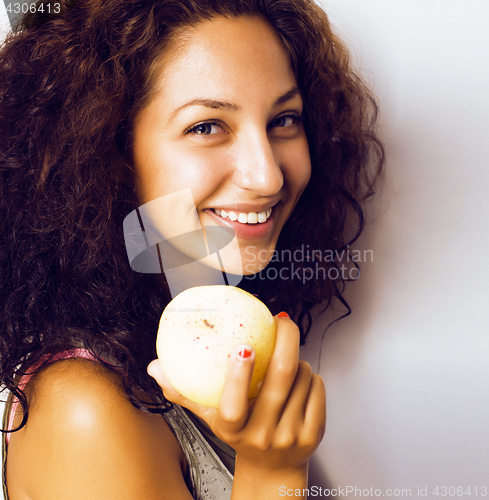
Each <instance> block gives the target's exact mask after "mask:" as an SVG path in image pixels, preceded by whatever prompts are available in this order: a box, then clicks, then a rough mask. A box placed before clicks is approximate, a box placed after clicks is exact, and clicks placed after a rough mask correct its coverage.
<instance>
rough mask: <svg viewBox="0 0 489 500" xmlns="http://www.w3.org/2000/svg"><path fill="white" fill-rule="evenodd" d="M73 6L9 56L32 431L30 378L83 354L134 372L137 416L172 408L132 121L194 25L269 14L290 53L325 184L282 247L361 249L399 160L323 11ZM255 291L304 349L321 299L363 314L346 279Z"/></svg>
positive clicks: (13, 276)
mask: <svg viewBox="0 0 489 500" xmlns="http://www.w3.org/2000/svg"><path fill="white" fill-rule="evenodd" d="M53 3H54V2H49V1H44V2H38V3H37V5H38V6H39V5H41V4H42V5H44V6H47V5H49V4H53ZM62 5H63V9H62V12H61V13H60V14H58V15H55V14H48V9H47V8H44V9H43V10H44V12H43V13H41V12H40V10H41V9H39V10H38V12H37V14H28V15H27V16H26V17H25V18H24V19H23V21H22V26H21V27H20V29H19V30H18V31H17V32H15V33H11V34H9V36H8V37H7V39H6V41H5V43H4V44H3V47H2V49H1V52H0V137H1V138H2V141H1V146H0V176H1V177H0V218H1V220H2V229H1V242H0V297H1V299H0V304H1V307H0V329H1V330H0V332H1V333H0V383H1V384H2V385H3V387H4V388H6V389H8V390H10V391H11V392H12V393H13V394H14V395H15V396H17V397H18V398H19V399H20V401H21V403H22V406H23V408H24V421H23V423H22V425H24V424H25V421H26V419H27V410H28V408H27V401H26V398H25V395H24V393H23V391H22V390H21V389H20V388H18V386H17V384H18V378H19V374H21V373H23V371H25V367H27V366H33V365H35V364H36V363H37V362H38V361H39V360H40V359H45V357H46V355H48V356H49V355H55V354H56V353H59V352H61V351H64V350H67V349H70V348H78V347H83V348H86V349H89V350H90V351H91V352H92V353H93V354H94V355H95V356H96V357H97V358H98V359H99V360H100V361H101V362H104V363H105V364H106V365H107V366H112V367H114V366H115V367H116V368H117V369H118V370H120V371H121V373H122V377H123V384H124V388H125V390H126V393H127V395H128V397H129V399H130V401H131V402H132V403H133V404H134V405H135V406H136V407H138V408H140V409H144V410H148V411H164V406H165V405H164V403H165V400H164V398H163V396H162V394H161V390H160V389H159V387H158V386H157V385H156V384H155V383H154V381H153V380H152V379H151V378H150V377H148V376H147V374H146V366H147V364H148V363H149V362H150V361H151V360H152V359H154V358H155V357H156V352H155V339H156V332H157V327H158V320H159V317H160V315H161V313H162V311H163V309H164V307H165V306H166V304H167V303H168V301H169V300H170V298H171V297H170V296H169V294H168V290H167V287H165V284H164V283H162V281H158V280H157V279H156V278H155V276H154V275H144V274H138V273H135V272H134V271H132V270H131V268H130V266H129V264H128V259H127V255H126V250H125V244H124V238H123V231H122V227H123V224H122V223H123V220H124V218H125V216H126V215H127V214H128V213H130V212H131V211H132V210H134V209H135V208H136V207H137V206H138V199H137V196H136V193H135V189H134V185H133V176H134V171H133V167H132V165H131V146H132V139H131V133H132V124H133V122H134V119H135V117H136V116H137V113H138V111H139V110H140V109H141V107H142V106H144V105H145V104H146V103H147V101H148V99H149V98H150V97H151V91H152V88H153V83H154V82H153V78H152V76H153V74H154V73H155V68H156V66H157V62H158V56H159V55H161V54H162V53H163V52H164V50H165V46H166V45H167V44H168V43H169V42H170V41H171V40H172V35H173V34H175V33H176V31H177V30H178V29H181V28H182V27H185V26H189V25H194V24H196V23H198V22H201V21H203V20H206V19H212V18H213V17H214V16H217V15H223V16H227V17H236V16H261V17H262V18H263V19H265V20H266V21H267V22H268V23H269V25H270V26H271V27H272V28H273V29H274V30H275V32H276V33H277V35H278V37H279V38H280V40H281V41H282V43H283V45H284V47H285V49H286V51H287V53H288V55H289V57H290V61H291V64H292V67H293V70H294V72H295V75H296V79H297V83H298V86H299V88H300V90H301V93H302V97H303V101H304V113H305V115H306V117H307V119H306V121H305V124H304V126H305V130H306V134H307V137H308V141H309V147H310V154H311V162H312V177H311V180H310V182H309V185H308V186H307V188H306V191H305V192H304V194H303V195H302V197H301V199H300V202H299V204H298V205H297V207H296V208H295V210H294V213H293V214H292V216H291V217H290V219H289V220H288V221H287V223H286V225H285V227H284V229H283V231H282V234H281V236H280V239H279V242H278V246H277V249H278V250H281V249H288V250H290V251H294V250H295V249H298V248H299V247H302V248H303V246H305V245H308V248H310V249H315V250H316V251H319V252H320V251H323V250H326V249H328V250H332V251H335V250H337V251H341V250H342V249H345V248H347V246H348V245H349V244H351V243H352V242H353V241H354V240H355V239H356V238H357V237H358V235H359V234H360V232H361V231H362V229H363V227H364V219H365V216H364V202H365V200H366V199H367V198H368V197H369V196H371V195H372V194H373V188H374V186H375V185H376V183H377V181H378V179H379V176H380V174H381V171H382V163H383V158H384V151H383V148H382V145H381V143H380V141H379V140H378V138H377V136H376V133H375V122H376V116H377V106H376V104H375V101H374V99H373V98H372V96H371V94H370V93H369V91H368V89H367V87H366V86H365V84H364V83H363V81H362V80H361V79H360V78H359V77H358V76H357V75H356V74H355V73H354V72H353V70H352V68H351V65H350V62H349V58H348V52H347V50H346V48H345V46H344V45H343V43H342V42H341V41H340V40H339V39H338V37H337V36H336V35H335V34H334V33H333V32H332V30H331V27H330V25H329V22H328V18H327V16H326V14H325V13H324V12H323V11H322V10H321V9H320V8H319V7H318V6H317V5H316V4H314V3H313V2H312V1H309V0H105V1H104V2H101V1H100V0H79V1H72V2H69V1H67V2H64V3H63V4H62ZM54 10H55V9H51V12H54ZM286 265H287V263H286V262H271V263H270V264H269V267H268V268H271V267H273V266H275V267H276V268H277V269H279V268H280V267H281V266H282V267H283V266H286ZM320 265H321V266H323V267H324V269H326V270H327V269H329V268H331V267H334V266H337V263H335V262H325V261H322V262H321V263H320ZM241 286H242V287H243V288H247V289H249V290H250V291H252V292H253V293H256V294H257V295H258V296H259V297H260V298H261V299H262V300H263V301H264V302H265V303H267V304H268V306H269V307H270V308H271V310H272V312H273V313H277V312H278V311H280V310H286V311H288V312H289V314H291V315H293V316H294V317H295V318H296V320H297V322H298V324H299V326H300V328H301V332H302V340H303V341H304V339H305V337H306V335H307V333H308V331H309V329H310V323H311V315H310V311H311V308H312V307H313V306H314V305H316V304H319V303H323V304H324V305H325V307H326V306H328V305H329V304H330V302H331V300H332V298H333V297H337V298H338V299H340V301H342V302H343V303H344V304H345V305H346V306H347V304H346V302H345V301H344V299H343V298H342V289H343V286H344V280H342V279H339V280H330V279H324V280H308V281H306V282H304V280H287V281H283V280H280V281H279V280H266V279H254V280H252V279H245V280H243V282H242V285H241ZM347 308H348V306H347ZM348 311H349V308H348ZM19 367H20V368H19ZM22 425H21V427H22Z"/></svg>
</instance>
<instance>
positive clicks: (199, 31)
mask: <svg viewBox="0 0 489 500" xmlns="http://www.w3.org/2000/svg"><path fill="white" fill-rule="evenodd" d="M154 76H155V82H156V83H155V89H154V90H155V95H156V96H157V95H158V94H164V95H165V96H167V97H172V98H174V99H176V100H177V101H179V100H182V99H185V100H188V98H189V97H191V96H199V97H201V96H202V93H208V92H210V93H211V94H218V96H219V98H222V99H228V98H229V99H232V98H236V96H239V95H240V96H242V97H243V98H245V97H246V96H247V95H249V94H250V92H253V93H254V94H255V95H256V92H265V93H266V92H267V91H270V89H272V88H273V89H274V91H275V92H278V93H281V92H282V91H283V92H286V91H288V90H289V89H290V88H291V87H294V86H295V75H294V73H293V70H292V67H291V64H290V61H289V58H288V55H287V52H286V51H285V49H284V47H283V45H282V43H281V41H280V39H279V38H278V36H277V35H276V33H275V32H274V30H273V29H272V28H271V27H270V25H269V24H268V23H267V22H266V21H264V20H263V19H261V18H259V17H239V18H231V19H229V18H225V17H222V16H218V17H215V18H213V19H211V20H206V21H203V22H201V23H199V24H197V25H196V26H191V27H185V28H182V29H180V30H179V31H178V33H176V35H175V37H174V39H173V42H172V43H171V45H170V46H169V47H168V48H167V49H166V51H165V53H164V54H163V55H162V57H161V59H160V60H159V62H158V65H157V66H156V68H155V75H154ZM206 97H212V96H210V95H209V96H207V95H206Z"/></svg>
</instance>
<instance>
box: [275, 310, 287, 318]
mask: <svg viewBox="0 0 489 500" xmlns="http://www.w3.org/2000/svg"><path fill="white" fill-rule="evenodd" d="M277 316H278V317H279V318H290V316H289V315H288V314H287V313H286V312H285V311H282V312H281V313H278V314H277Z"/></svg>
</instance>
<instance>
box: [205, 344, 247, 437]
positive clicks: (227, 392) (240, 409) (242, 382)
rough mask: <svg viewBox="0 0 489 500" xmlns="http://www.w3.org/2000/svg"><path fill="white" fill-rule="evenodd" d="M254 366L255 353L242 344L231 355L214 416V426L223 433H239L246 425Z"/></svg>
mask: <svg viewBox="0 0 489 500" xmlns="http://www.w3.org/2000/svg"><path fill="white" fill-rule="evenodd" d="M254 365H255V351H254V349H253V347H252V346H250V345H247V344H242V345H239V346H237V347H236V348H235V349H234V350H233V352H232V353H231V357H230V359H229V365H228V370H227V373H226V381H225V383H224V389H223V391H222V395H221V399H220V401H219V408H218V411H217V414H216V416H215V419H216V425H217V426H218V427H219V428H220V430H221V431H222V432H224V433H236V432H239V431H240V430H241V429H242V428H243V427H244V426H245V424H246V421H247V419H248V413H249V401H248V395H249V391H250V381H251V376H252V374H253V367H254Z"/></svg>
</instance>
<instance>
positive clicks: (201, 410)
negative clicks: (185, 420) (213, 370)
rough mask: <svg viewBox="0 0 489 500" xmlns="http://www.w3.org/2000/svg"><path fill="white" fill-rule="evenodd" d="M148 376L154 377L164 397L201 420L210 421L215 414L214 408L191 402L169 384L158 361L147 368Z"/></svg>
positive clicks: (152, 362) (154, 361)
mask: <svg viewBox="0 0 489 500" xmlns="http://www.w3.org/2000/svg"><path fill="white" fill-rule="evenodd" d="M147 371H148V374H149V375H151V377H153V378H154V379H155V380H156V382H157V383H158V385H159V386H160V387H161V388H162V389H163V395H164V396H165V398H166V399H168V401H171V402H172V403H176V404H178V405H180V406H184V407H185V408H187V409H189V410H190V411H191V412H192V413H195V414H196V415H198V416H199V417H200V418H202V419H204V420H206V421H207V420H208V419H209V418H210V416H211V415H212V414H213V413H214V412H215V409H214V408H207V407H206V406H202V405H199V404H197V403H194V402H193V401H190V399H187V398H186V397H185V396H182V395H181V394H180V393H179V392H178V391H177V390H176V389H175V388H174V387H173V386H172V385H171V383H170V382H169V380H168V379H167V378H166V376H165V373H164V371H163V367H162V366H161V363H160V361H159V360H158V359H155V360H153V361H151V363H150V364H149V365H148V368H147Z"/></svg>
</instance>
